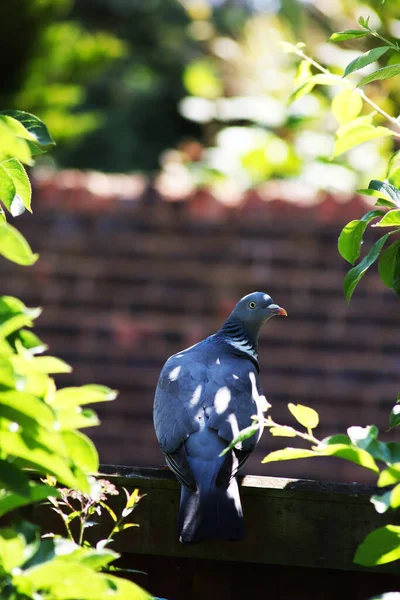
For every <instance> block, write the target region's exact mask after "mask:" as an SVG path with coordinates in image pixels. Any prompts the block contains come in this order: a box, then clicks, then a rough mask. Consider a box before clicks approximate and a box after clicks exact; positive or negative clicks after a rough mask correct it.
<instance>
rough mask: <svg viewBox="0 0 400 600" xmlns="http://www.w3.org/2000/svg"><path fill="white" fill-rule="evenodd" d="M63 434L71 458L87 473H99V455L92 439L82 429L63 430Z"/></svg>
mask: <svg viewBox="0 0 400 600" xmlns="http://www.w3.org/2000/svg"><path fill="white" fill-rule="evenodd" d="M61 435H62V439H63V441H64V443H65V447H66V450H67V454H68V456H69V457H70V459H71V460H72V461H73V462H74V463H75V464H76V465H78V467H79V468H81V469H82V471H84V472H85V473H92V474H93V473H97V471H98V468H99V456H98V454H97V450H96V446H95V445H94V444H93V442H92V440H90V439H89V438H88V437H87V436H86V435H84V434H83V433H81V432H80V431H63V432H62V434H61Z"/></svg>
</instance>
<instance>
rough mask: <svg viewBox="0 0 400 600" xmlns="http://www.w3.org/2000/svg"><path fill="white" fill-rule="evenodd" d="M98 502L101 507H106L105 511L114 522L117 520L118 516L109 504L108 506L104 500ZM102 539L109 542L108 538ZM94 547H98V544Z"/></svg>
mask: <svg viewBox="0 0 400 600" xmlns="http://www.w3.org/2000/svg"><path fill="white" fill-rule="evenodd" d="M99 504H100V506H102V507H103V508H105V509H106V511H107V512H108V514H109V515H110V517H111V518H112V520H113V521H114V523H116V522H117V521H118V517H117V515H116V514H115V512H114V511H113V509H112V508H111V507H110V506H108V504H106V503H105V502H102V501H100V502H99ZM104 541H105V542H107V543H108V542H109V540H104ZM96 547H98V546H96Z"/></svg>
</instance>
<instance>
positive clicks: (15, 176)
mask: <svg viewBox="0 0 400 600" xmlns="http://www.w3.org/2000/svg"><path fill="white" fill-rule="evenodd" d="M1 167H2V168H3V169H4V170H5V171H6V173H7V175H8V176H9V178H10V179H11V180H12V182H13V185H14V190H15V192H14V197H13V199H12V203H11V204H10V206H7V208H9V210H10V212H11V214H12V215H13V216H18V215H19V214H21V213H22V212H23V211H24V209H25V208H26V209H27V210H29V212H32V210H31V196H32V190H31V184H30V181H29V177H28V175H27V173H26V171H25V168H24V166H23V165H22V164H21V163H20V162H19V160H17V159H16V158H12V159H10V160H6V161H4V162H2V163H1ZM21 206H22V210H21Z"/></svg>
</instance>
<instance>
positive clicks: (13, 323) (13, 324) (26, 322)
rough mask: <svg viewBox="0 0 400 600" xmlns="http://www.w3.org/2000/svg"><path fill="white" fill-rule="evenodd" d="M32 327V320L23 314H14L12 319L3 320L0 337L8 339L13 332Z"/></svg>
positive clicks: (0, 326)
mask: <svg viewBox="0 0 400 600" xmlns="http://www.w3.org/2000/svg"><path fill="white" fill-rule="evenodd" d="M32 325H33V322H32V319H31V318H30V317H29V316H28V315H25V314H16V315H15V316H13V317H10V318H9V319H7V320H5V321H4V322H3V323H2V324H1V325H0V336H1V337H9V336H10V335H12V334H13V333H14V332H16V331H18V329H20V328H21V327H25V326H28V327H31V326H32Z"/></svg>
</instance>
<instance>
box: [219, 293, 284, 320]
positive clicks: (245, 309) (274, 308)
mask: <svg viewBox="0 0 400 600" xmlns="http://www.w3.org/2000/svg"><path fill="white" fill-rule="evenodd" d="M275 315H283V316H285V317H286V316H287V312H286V310H285V309H284V308H281V307H280V306H278V305H277V304H274V302H273V300H272V298H271V296H269V295H268V294H265V293H264V292H253V293H252V294H248V295H247V296H244V298H242V299H241V300H239V302H238V303H237V304H236V306H235V308H234V309H233V311H232V313H231V318H233V319H235V320H236V319H237V320H239V321H242V322H243V323H244V324H246V325H250V326H252V325H253V326H257V325H259V326H261V325H262V324H263V323H264V321H267V319H270V318H271V317H274V316H275Z"/></svg>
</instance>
